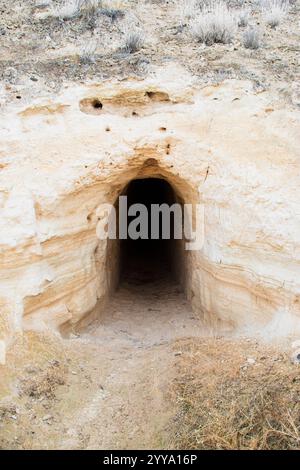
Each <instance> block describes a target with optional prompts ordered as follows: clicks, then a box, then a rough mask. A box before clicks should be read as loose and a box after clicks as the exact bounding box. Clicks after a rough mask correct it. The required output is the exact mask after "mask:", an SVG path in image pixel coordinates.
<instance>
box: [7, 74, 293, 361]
mask: <svg viewBox="0 0 300 470" xmlns="http://www.w3.org/2000/svg"><path fill="white" fill-rule="evenodd" d="M299 131H300V126H299V112H297V111H295V110H289V109H287V108H284V107H283V105H282V103H281V101H279V100H278V101H277V100H276V98H274V97H272V95H271V94H268V92H262V93H257V92H256V91H255V90H254V89H253V86H252V84H251V83H250V82H241V81H232V80H228V81H225V82H223V83H222V84H220V85H216V86H207V87H204V88H201V89H200V88H198V87H196V86H194V85H193V81H192V79H191V78H190V77H189V76H188V75H187V74H186V73H185V72H183V71H182V70H177V69H176V68H170V69H166V70H165V71H163V72H162V71H161V72H160V73H158V74H157V75H156V76H155V77H150V78H148V79H147V80H144V81H139V80H128V81H119V82H118V81H116V82H107V83H105V82H104V83H102V84H94V85H86V86H79V85H78V86H72V87H66V88H65V90H64V91H63V92H62V93H61V94H60V95H59V96H54V97H53V99H52V100H49V99H48V98H45V99H43V98H42V97H41V98H40V99H39V100H36V101H35V102H31V103H29V104H28V105H24V104H21V103H18V105H14V106H13V107H8V108H6V109H5V110H4V111H3V113H2V115H1V144H0V187H1V192H0V207H1V219H0V224H1V228H0V248H1V252H0V260H1V261H0V269H1V271H0V277H1V283H0V312H1V315H0V341H1V349H0V350H1V357H0V361H1V362H4V360H5V352H4V346H5V345H6V346H9V344H11V341H12V340H13V338H14V336H15V335H16V333H17V332H20V331H22V330H23V329H24V328H25V329H31V328H33V329H36V328H38V329H47V328H51V329H62V328H64V327H65V326H66V325H68V326H73V325H76V324H78V323H80V322H82V321H83V320H84V319H85V318H86V317H87V315H89V314H91V313H92V315H93V316H95V315H96V316H98V315H100V314H101V309H102V308H103V306H104V305H105V302H106V301H107V299H108V296H109V294H110V292H111V291H112V289H113V288H114V286H115V282H116V270H117V264H118V260H117V254H116V252H115V249H114V247H110V245H109V243H107V242H106V241H99V240H98V238H97V236H96V225H97V223H98V217H97V208H98V207H99V206H100V205H101V204H103V203H114V202H115V200H116V198H117V196H118V195H119V194H120V193H121V192H122V191H123V189H124V187H125V186H126V185H127V184H128V183H129V182H130V181H131V180H133V179H135V178H140V177H155V176H156V177H163V178H165V179H166V180H167V181H168V182H169V183H170V184H171V185H172V186H173V188H174V190H175V191H176V193H177V194H178V196H179V197H180V198H181V199H182V200H183V201H184V202H186V203H200V202H201V203H203V204H204V207H205V242H204V246H203V249H202V250H201V251H199V252H189V253H186V259H185V263H184V265H182V273H181V274H182V275H181V278H182V281H183V284H184V286H185V289H186V293H187V297H188V299H190V301H191V303H192V306H193V309H194V311H195V312H196V313H197V314H198V315H199V317H201V318H202V319H203V320H205V321H207V322H208V323H210V324H212V325H213V326H215V327H220V328H222V329H225V330H228V331H233V330H236V329H241V328H243V329H245V328H246V329H247V331H248V332H253V333H254V334H257V333H258V332H259V333H263V334H266V335H268V336H270V337H272V336H277V335H288V334H292V333H295V332H299V331H300V306H299V299H300V281H299V278H300V277H299V274H300V264H299V263H300V251H299V243H300V242H299V230H300V211H299V186H300V176H299V135H300V132H299Z"/></svg>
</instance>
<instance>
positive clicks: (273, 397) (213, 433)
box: [167, 339, 300, 450]
mask: <svg viewBox="0 0 300 470" xmlns="http://www.w3.org/2000/svg"><path fill="white" fill-rule="evenodd" d="M177 348H180V349H181V351H182V355H181V356H180V358H179V359H178V362H177V368H178V375H177V379H176V381H175V383H174V384H173V389H172V393H171V396H172V398H173V400H176V402H177V405H178V413H177V415H176V417H175V418H174V419H173V420H172V422H171V423H170V425H169V429H168V432H169V442H167V446H168V447H169V448H175V449H251V450H253V449H300V369H299V367H298V366H295V365H292V364H291V363H290V361H289V359H287V358H286V357H285V356H284V355H283V354H278V351H277V352H276V351H274V350H272V349H270V348H269V349H266V348H262V347H258V346H257V345H256V344H255V343H249V342H246V341H245V342H244V343H241V342H240V343H238V342H237V341H235V342H234V341H225V340H213V339H211V340H205V341H203V340H202V341H201V340H199V342H196V341H195V340H190V341H189V340H186V341H185V342H181V343H179V345H177ZM249 356H251V357H252V358H253V357H255V358H256V360H255V361H253V359H251V360H250V358H249ZM247 357H248V358H249V360H248V361H247Z"/></svg>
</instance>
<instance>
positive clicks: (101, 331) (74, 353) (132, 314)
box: [0, 279, 203, 449]
mask: <svg viewBox="0 0 300 470" xmlns="http://www.w3.org/2000/svg"><path fill="white" fill-rule="evenodd" d="M201 331H202V332H203V330H201V327H200V324H199V320H198V319H196V318H195V317H194V315H193V313H192V311H191V309H190V306H189V304H188V302H187V301H186V300H185V298H184V296H183V294H182V293H181V291H180V289H179V288H178V286H177V285H175V284H173V283H171V282H169V281H167V280H165V281H161V280H157V281H152V282H148V283H147V282H145V280H143V282H142V283H140V281H139V279H130V282H128V283H125V284H123V285H122V286H121V287H120V289H119V290H118V291H117V293H116V294H115V296H114V298H113V299H112V301H111V303H110V305H109V307H108V309H107V311H106V312H105V314H104V316H102V318H101V320H99V321H98V322H96V323H93V324H92V325H91V326H90V327H88V328H87V330H86V331H85V332H84V333H81V334H80V335H71V338H69V339H61V338H58V337H54V338H51V340H50V339H49V338H44V337H39V335H38V334H36V333H30V334H29V335H30V337H28V338H27V340H24V338H23V340H22V346H23V350H24V341H25V342H26V341H28V343H27V345H28V349H27V352H26V347H25V353H24V355H23V354H22V353H21V352H20V357H19V359H18V358H15V361H12V362H14V365H11V376H10V378H11V380H12V382H11V383H12V384H13V385H12V386H11V389H10V393H11V392H12V388H14V395H13V396H12V395H10V398H9V399H8V398H7V400H6V401H5V400H4V401H2V408H1V406H0V418H1V419H0V447H2V448H6V449H7V448H18V449H37V448H46V449H105V448H106V449H107V448H110V449H120V448H122V449H130V448H134V449H135V448H159V447H163V446H164V432H165V427H166V426H167V423H168V422H169V420H170V418H171V416H172V415H173V414H174V412H175V409H174V404H171V403H170V402H169V400H168V389H169V385H170V384H171V383H172V382H173V380H174V376H175V375H176V370H175V368H176V361H177V360H178V359H179V357H180V355H181V351H177V350H176V347H174V346H175V344H176V341H177V340H178V339H181V338H185V337H193V336H199V335H200V333H201ZM36 335H37V336H36ZM49 341H50V344H49ZM20 350H21V347H20ZM15 352H16V351H15ZM25 356H26V357H25ZM14 357H15V355H14ZM31 364H32V365H31ZM14 372H15V376H14ZM13 376H14V377H13ZM16 384H17V385H16Z"/></svg>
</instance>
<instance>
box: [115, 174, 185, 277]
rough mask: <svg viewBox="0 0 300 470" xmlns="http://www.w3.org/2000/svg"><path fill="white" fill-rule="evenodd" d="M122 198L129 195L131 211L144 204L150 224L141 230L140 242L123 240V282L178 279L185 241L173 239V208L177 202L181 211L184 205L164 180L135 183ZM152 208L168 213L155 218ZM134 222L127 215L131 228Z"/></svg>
mask: <svg viewBox="0 0 300 470" xmlns="http://www.w3.org/2000/svg"><path fill="white" fill-rule="evenodd" d="M123 195H125V196H127V205H128V209H129V208H130V207H132V206H133V205H135V204H142V205H143V206H144V207H145V208H146V209H147V223H146V227H145V226H144V227H140V226H139V227H138V230H141V234H140V236H139V237H138V238H137V239H132V238H131V237H130V236H128V238H127V239H125V240H120V281H121V283H122V282H124V281H125V282H131V283H136V284H144V283H149V282H153V281H163V280H168V281H172V280H174V281H175V280H178V276H177V271H178V269H182V266H181V267H179V266H178V264H180V263H179V253H180V251H181V247H180V243H182V240H178V239H175V236H174V233H175V232H174V227H175V225H174V224H175V217H174V211H173V210H172V206H173V204H175V203H177V204H178V205H177V210H178V207H179V211H181V202H180V200H179V198H178V196H177V195H176V193H175V191H174V189H173V188H172V186H171V185H170V184H169V183H168V182H167V181H166V180H164V179H160V178H144V179H136V180H132V181H131V182H130V183H129V184H128V186H127V187H126V188H125V191H124V192H123ZM153 205H159V206H160V207H162V206H161V205H164V209H165V210H164V211H159V218H156V219H154V217H153V213H152V208H153V207H154V206H153ZM133 207H135V206H133ZM156 207H157V206H156ZM168 208H170V209H171V210H168ZM134 219H135V215H134V216H130V215H128V219H127V228H128V229H130V224H131V222H132V221H134ZM158 220H159V225H158V226H157V221H158ZM180 223H182V221H180ZM155 224H156V225H155ZM154 225H155V227H154ZM168 227H169V233H168ZM128 231H130V230H128ZM146 232H147V234H148V236H147V238H146ZM153 232H154V233H155V237H153ZM127 233H128V232H127Z"/></svg>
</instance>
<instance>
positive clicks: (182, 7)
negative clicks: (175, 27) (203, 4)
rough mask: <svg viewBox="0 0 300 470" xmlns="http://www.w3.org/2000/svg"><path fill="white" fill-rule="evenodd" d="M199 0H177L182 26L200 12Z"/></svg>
mask: <svg viewBox="0 0 300 470" xmlns="http://www.w3.org/2000/svg"><path fill="white" fill-rule="evenodd" d="M198 3H199V2H198V1H197V0H178V1H177V6H176V10H177V14H178V16H179V21H180V26H181V27H183V26H185V25H186V24H188V23H189V22H190V21H191V20H192V19H193V18H195V16H196V15H197V13H198V12H199V5H198Z"/></svg>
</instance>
